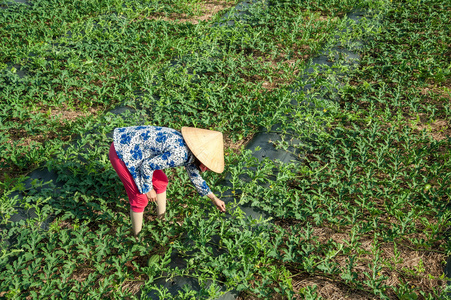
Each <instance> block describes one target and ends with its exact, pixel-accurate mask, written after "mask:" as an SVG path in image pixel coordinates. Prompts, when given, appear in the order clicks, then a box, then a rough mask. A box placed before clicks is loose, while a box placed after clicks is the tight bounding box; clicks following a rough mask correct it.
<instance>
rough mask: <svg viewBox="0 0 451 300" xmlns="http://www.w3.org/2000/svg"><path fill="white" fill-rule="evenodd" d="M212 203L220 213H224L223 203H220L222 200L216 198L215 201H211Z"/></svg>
mask: <svg viewBox="0 0 451 300" xmlns="http://www.w3.org/2000/svg"><path fill="white" fill-rule="evenodd" d="M213 203H214V205H216V207H217V208H218V209H219V210H220V211H222V212H225V203H224V201H222V200H221V199H219V198H216V199H215V200H213Z"/></svg>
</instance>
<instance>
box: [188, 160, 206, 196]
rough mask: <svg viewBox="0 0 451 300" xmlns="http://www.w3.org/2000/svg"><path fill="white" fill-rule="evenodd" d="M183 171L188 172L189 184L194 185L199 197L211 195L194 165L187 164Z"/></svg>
mask: <svg viewBox="0 0 451 300" xmlns="http://www.w3.org/2000/svg"><path fill="white" fill-rule="evenodd" d="M185 169H186V171H187V172H188V176H189V179H190V180H191V183H192V184H193V185H194V187H195V188H196V190H197V192H198V193H199V195H201V196H202V197H203V196H206V195H208V194H210V193H211V190H210V188H209V187H208V185H207V183H206V182H205V180H204V179H203V178H202V176H200V171H199V169H198V168H197V167H196V165H195V164H188V165H186V166H185Z"/></svg>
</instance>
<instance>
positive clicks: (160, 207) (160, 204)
mask: <svg viewBox="0 0 451 300" xmlns="http://www.w3.org/2000/svg"><path fill="white" fill-rule="evenodd" d="M165 213H166V191H164V192H163V193H161V194H157V218H158V219H160V220H161V219H163V217H164V214H165Z"/></svg>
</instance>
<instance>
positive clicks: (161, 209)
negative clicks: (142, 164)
mask: <svg viewBox="0 0 451 300" xmlns="http://www.w3.org/2000/svg"><path fill="white" fill-rule="evenodd" d="M152 185H153V188H154V189H155V192H156V193H157V218H158V219H163V217H164V214H165V212H166V187H167V186H168V177H167V176H166V174H164V172H163V171H162V170H156V171H154V172H153V177H152Z"/></svg>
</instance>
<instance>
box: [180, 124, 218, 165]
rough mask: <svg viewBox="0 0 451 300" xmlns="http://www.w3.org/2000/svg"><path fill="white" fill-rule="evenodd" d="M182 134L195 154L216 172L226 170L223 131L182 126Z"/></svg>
mask: <svg viewBox="0 0 451 300" xmlns="http://www.w3.org/2000/svg"><path fill="white" fill-rule="evenodd" d="M182 136H183V139H184V140H185V143H186V145H187V146H188V148H189V149H190V150H191V152H192V153H193V154H194V156H195V157H196V158H197V159H198V160H199V161H200V162H201V163H202V164H204V166H206V167H207V168H208V169H210V170H211V171H213V172H215V173H222V172H223V171H224V142H223V135H222V132H219V131H214V130H208V129H201V128H194V127H182Z"/></svg>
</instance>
